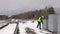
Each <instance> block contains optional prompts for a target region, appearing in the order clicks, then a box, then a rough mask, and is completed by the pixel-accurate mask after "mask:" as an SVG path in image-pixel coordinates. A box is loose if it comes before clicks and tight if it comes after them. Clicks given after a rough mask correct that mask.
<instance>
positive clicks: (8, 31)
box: [0, 20, 51, 34]
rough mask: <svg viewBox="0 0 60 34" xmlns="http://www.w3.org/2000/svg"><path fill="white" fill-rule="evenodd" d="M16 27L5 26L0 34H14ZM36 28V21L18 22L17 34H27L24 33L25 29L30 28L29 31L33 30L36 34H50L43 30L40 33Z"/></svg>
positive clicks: (12, 25)
mask: <svg viewBox="0 0 60 34" xmlns="http://www.w3.org/2000/svg"><path fill="white" fill-rule="evenodd" d="M16 25H17V24H9V25H8V26H6V27H5V28H3V29H1V30H0V34H14V31H15V28H16ZM36 26H37V21H36V20H34V23H33V22H32V21H31V20H28V21H25V23H23V22H19V25H18V27H19V34H27V33H26V28H27V27H28V28H30V29H33V30H34V32H35V33H36V34H46V33H49V34H51V33H50V32H48V31H46V30H44V29H42V32H43V33H42V32H41V31H40V29H39V28H37V27H36Z"/></svg>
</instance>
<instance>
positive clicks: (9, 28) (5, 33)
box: [0, 24, 16, 34]
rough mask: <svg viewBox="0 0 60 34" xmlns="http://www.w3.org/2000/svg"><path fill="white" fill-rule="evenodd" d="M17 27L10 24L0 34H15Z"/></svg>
mask: <svg viewBox="0 0 60 34" xmlns="http://www.w3.org/2000/svg"><path fill="white" fill-rule="evenodd" d="M15 27H16V24H9V25H8V26H6V27H5V28H3V29H1V30H0V34H13V33H14V30H15Z"/></svg>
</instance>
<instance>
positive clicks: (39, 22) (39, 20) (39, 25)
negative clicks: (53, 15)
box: [37, 16, 43, 29]
mask: <svg viewBox="0 0 60 34" xmlns="http://www.w3.org/2000/svg"><path fill="white" fill-rule="evenodd" d="M37 22H38V25H37V28H38V27H39V29H41V23H43V21H42V17H41V16H39V17H38V18H37Z"/></svg>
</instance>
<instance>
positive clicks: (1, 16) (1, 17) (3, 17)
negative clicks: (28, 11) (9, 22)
mask: <svg viewBox="0 0 60 34" xmlns="http://www.w3.org/2000/svg"><path fill="white" fill-rule="evenodd" d="M6 19H8V16H6V15H0V20H6Z"/></svg>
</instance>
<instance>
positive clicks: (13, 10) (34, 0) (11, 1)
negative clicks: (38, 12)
mask: <svg viewBox="0 0 60 34" xmlns="http://www.w3.org/2000/svg"><path fill="white" fill-rule="evenodd" d="M49 5H51V6H53V7H60V0H0V14H6V15H13V14H18V13H22V12H25V11H28V10H34V9H41V8H45V7H46V6H49Z"/></svg>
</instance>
